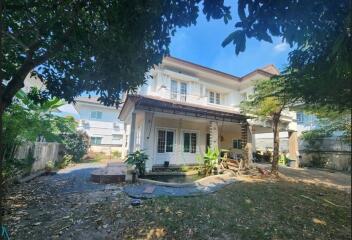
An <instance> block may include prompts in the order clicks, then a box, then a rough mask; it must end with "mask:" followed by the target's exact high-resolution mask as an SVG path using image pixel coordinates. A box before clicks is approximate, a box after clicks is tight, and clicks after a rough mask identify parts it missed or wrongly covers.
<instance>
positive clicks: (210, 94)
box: [209, 92, 214, 103]
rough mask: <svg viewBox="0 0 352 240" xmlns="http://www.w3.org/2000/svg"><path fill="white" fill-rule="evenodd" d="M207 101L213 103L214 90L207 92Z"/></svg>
mask: <svg viewBox="0 0 352 240" xmlns="http://www.w3.org/2000/svg"><path fill="white" fill-rule="evenodd" d="M209 102H210V103H214V92H209Z"/></svg>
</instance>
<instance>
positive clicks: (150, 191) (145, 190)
mask: <svg viewBox="0 0 352 240" xmlns="http://www.w3.org/2000/svg"><path fill="white" fill-rule="evenodd" d="M154 190H155V187H154V186H147V187H146V188H145V189H144V191H143V193H149V194H151V193H153V192H154Z"/></svg>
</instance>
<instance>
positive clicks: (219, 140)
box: [119, 57, 298, 171]
mask: <svg viewBox="0 0 352 240" xmlns="http://www.w3.org/2000/svg"><path fill="white" fill-rule="evenodd" d="M277 74H279V71H278V70H277V69H276V68H275V66H273V65H268V66H266V67H264V68H261V69H256V70H254V71H252V72H250V73H248V74H246V75H245V76H243V77H236V76H233V75H229V74H226V73H223V72H219V71H216V70H213V69H210V68H206V67H203V66H200V65H197V64H194V63H191V62H188V61H184V60H181V59H177V58H174V57H165V58H164V59H163V61H162V63H161V64H160V65H158V66H155V68H154V69H152V70H151V71H150V73H149V77H147V81H146V82H147V83H146V84H145V85H143V86H142V87H141V88H140V89H139V90H138V91H137V93H136V94H134V95H126V96H125V103H124V105H123V107H122V109H121V112H120V114H119V119H120V120H121V121H124V129H125V133H126V135H125V140H126V148H125V152H126V153H127V152H133V151H135V150H137V149H142V150H144V151H145V152H146V153H147V154H148V156H149V160H148V161H147V164H146V167H147V170H148V171H150V170H152V169H153V166H159V165H163V164H164V162H169V164H170V165H188V164H197V158H198V157H197V156H198V155H201V154H203V153H204V152H205V151H206V149H207V147H210V148H215V147H217V148H219V149H227V150H230V152H231V155H232V157H233V158H235V159H236V158H237V159H239V158H242V157H243V156H246V157H248V159H249V160H250V161H251V159H252V151H254V149H255V138H254V135H255V134H258V133H269V132H272V130H271V123H270V121H269V120H268V121H265V122H259V121H254V120H253V119H250V117H248V116H246V115H243V114H242V113H240V107H239V105H240V102H241V101H242V100H244V99H246V98H248V96H249V95H251V94H252V93H253V91H254V83H255V82H256V81H257V80H260V79H264V78H269V77H271V76H273V75H277ZM295 119H296V114H295V113H294V112H289V111H285V113H284V116H283V117H282V120H281V123H280V127H281V130H282V131H287V132H288V135H289V139H290V142H291V145H290V146H291V147H290V157H291V158H292V159H297V156H296V155H297V151H298V146H297V134H296V120H295ZM244 149H246V150H244Z"/></svg>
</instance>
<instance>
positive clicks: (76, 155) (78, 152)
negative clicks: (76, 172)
mask: <svg viewBox="0 0 352 240" xmlns="http://www.w3.org/2000/svg"><path fill="white" fill-rule="evenodd" d="M62 143H63V144H64V145H65V150H66V154H68V155H71V156H72V161H73V162H79V161H80V160H81V159H82V157H83V156H84V155H85V154H86V153H87V149H88V146H89V145H88V143H89V137H88V135H87V134H86V133H85V132H82V131H78V132H76V133H70V134H65V135H64V136H63V140H62Z"/></svg>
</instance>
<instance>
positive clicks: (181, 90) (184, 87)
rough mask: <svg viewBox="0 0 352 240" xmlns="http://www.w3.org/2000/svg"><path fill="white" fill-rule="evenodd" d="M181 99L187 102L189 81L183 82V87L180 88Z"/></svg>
mask: <svg viewBox="0 0 352 240" xmlns="http://www.w3.org/2000/svg"><path fill="white" fill-rule="evenodd" d="M180 93H181V94H180V100H181V102H186V96H187V83H181V89H180Z"/></svg>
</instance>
